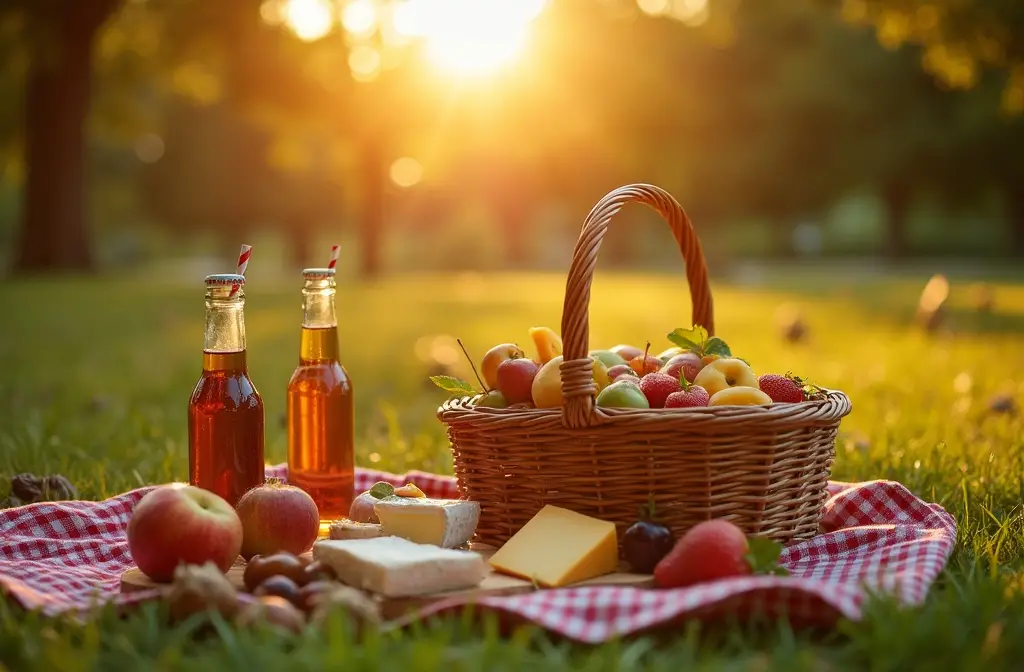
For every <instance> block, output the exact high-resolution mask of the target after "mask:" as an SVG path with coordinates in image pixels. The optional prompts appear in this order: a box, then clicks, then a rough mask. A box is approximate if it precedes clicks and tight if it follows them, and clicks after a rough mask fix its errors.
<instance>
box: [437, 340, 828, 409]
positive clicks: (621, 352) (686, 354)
mask: <svg viewBox="0 0 1024 672" xmlns="http://www.w3.org/2000/svg"><path fill="white" fill-rule="evenodd" d="M530 339H531V340H532V342H533V346H534V349H535V351H536V355H535V356H534V357H529V356H527V354H526V352H525V351H524V350H523V349H522V348H520V347H519V346H518V345H517V344H515V343H502V344H500V345H495V346H494V347H492V348H491V349H490V350H488V351H487V353H486V354H485V355H484V356H483V358H482V359H481V361H480V366H479V370H477V367H476V366H475V365H474V366H473V370H474V373H476V375H477V380H478V382H479V383H480V386H481V387H482V388H483V389H482V391H481V390H477V389H476V388H474V387H473V385H472V384H470V383H468V382H466V381H463V380H459V379H457V378H453V377H451V376H432V377H431V380H432V381H433V382H434V384H436V385H437V386H438V387H440V388H441V389H443V390H445V391H447V392H449V393H451V394H454V395H459V396H471V397H472V399H471V400H470V403H471V404H472V405H474V406H477V407H485V408H513V409H514V408H559V407H561V405H562V378H561V369H560V367H561V364H562V360H563V355H562V339H561V338H560V337H559V336H558V334H556V333H555V332H554V331H552V330H551V329H550V328H548V327H533V328H532V329H530ZM668 340H669V341H670V342H671V343H672V344H673V346H672V347H670V348H668V349H667V350H665V351H664V352H661V353H660V354H658V355H652V354H651V352H650V347H651V344H650V343H647V347H646V348H644V349H640V348H638V347H636V346H633V345H625V344H623V345H616V346H615V347H613V348H609V349H607V350H591V351H590V352H589V353H588V356H589V357H590V359H592V360H593V362H594V378H593V380H594V383H595V385H596V386H597V398H596V399H595V402H594V403H595V404H596V405H597V406H599V407H602V408H636V409H651V408H696V407H702V406H770V405H772V404H780V403H799V402H802V401H805V400H807V399H813V398H818V397H819V396H820V395H821V392H822V391H821V389H820V388H818V387H817V386H815V385H811V384H808V383H807V382H806V381H805V380H803V379H802V378H800V377H798V376H794V375H793V374H791V373H786V374H779V373H766V374H762V375H760V376H758V375H757V374H756V373H754V370H753V369H752V368H751V366H750V364H749V363H748V362H747V361H746V360H744V359H741V358H739V357H736V356H735V355H733V353H732V350H731V349H730V348H729V346H728V345H727V344H726V342H725V341H723V340H722V339H721V338H718V337H717V336H711V337H709V336H708V332H707V330H706V329H704V328H703V327H701V326H695V327H693V328H692V329H676V330H675V331H673V332H672V333H670V334H668ZM460 344H461V341H460ZM466 356H467V358H469V359H470V364H471V365H472V364H473V360H472V358H470V357H469V354H468V353H467V355H466Z"/></svg>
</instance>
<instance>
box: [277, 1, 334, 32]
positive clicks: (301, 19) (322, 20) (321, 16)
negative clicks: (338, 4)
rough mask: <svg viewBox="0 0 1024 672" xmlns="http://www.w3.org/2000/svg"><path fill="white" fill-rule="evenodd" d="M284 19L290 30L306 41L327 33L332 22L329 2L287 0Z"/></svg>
mask: <svg viewBox="0 0 1024 672" xmlns="http://www.w3.org/2000/svg"><path fill="white" fill-rule="evenodd" d="M284 20H285V22H286V23H287V24H288V26H289V27H290V28H291V29H292V32H294V33H295V35H296V36H297V37H298V38H299V39H300V40H304V41H306V42H313V41H316V40H319V39H320V38H321V37H324V36H325V35H327V33H329V32H331V25H332V24H333V23H334V17H333V14H332V12H331V4H330V3H329V2H327V0H288V4H287V5H286V6H285V8H284Z"/></svg>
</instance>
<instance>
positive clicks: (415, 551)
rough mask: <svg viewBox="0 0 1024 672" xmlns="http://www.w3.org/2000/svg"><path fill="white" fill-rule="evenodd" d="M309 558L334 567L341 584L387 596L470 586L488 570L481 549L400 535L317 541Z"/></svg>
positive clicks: (404, 595)
mask: <svg viewBox="0 0 1024 672" xmlns="http://www.w3.org/2000/svg"><path fill="white" fill-rule="evenodd" d="M313 559H314V560H319V561H320V562H322V563H324V564H325V565H327V566H329V567H330V568H331V569H333V570H334V573H335V574H337V575H338V579H339V580H341V581H342V582H343V583H347V584H348V585H350V586H352V587H354V588H360V589H362V590H368V591H370V592H372V593H377V594H379V595H384V596H386V597H410V596H413V595H427V594H430V593H439V592H443V591H446V590H459V589H463V588H472V587H474V586H476V585H478V584H479V583H480V582H481V581H483V579H484V575H485V574H486V573H487V565H486V563H485V562H484V559H483V558H482V557H481V556H480V554H479V553H474V552H473V551H456V550H452V549H448V548H438V547H437V546H430V545H427V544H417V543H415V542H412V541H409V540H408V539H402V538H401V537H377V538H375V539H344V540H337V541H336V540H324V541H318V542H316V543H315V544H313Z"/></svg>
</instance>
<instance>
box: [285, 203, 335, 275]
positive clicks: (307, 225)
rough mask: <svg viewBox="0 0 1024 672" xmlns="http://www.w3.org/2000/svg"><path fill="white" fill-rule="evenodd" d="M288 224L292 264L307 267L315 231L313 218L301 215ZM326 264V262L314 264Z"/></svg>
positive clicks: (296, 266) (297, 266)
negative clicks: (311, 240)
mask: <svg viewBox="0 0 1024 672" xmlns="http://www.w3.org/2000/svg"><path fill="white" fill-rule="evenodd" d="M288 224H289V226H286V229H287V232H288V242H289V252H290V257H291V264H292V266H293V267H295V268H305V267H306V265H307V264H308V263H309V260H310V253H311V252H312V246H311V245H310V238H311V237H312V233H313V225H312V219H311V218H310V217H307V216H299V217H296V218H295V219H293V220H292V221H290V222H289V223H288ZM314 265H315V266H325V265H326V264H314Z"/></svg>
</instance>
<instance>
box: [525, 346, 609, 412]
mask: <svg viewBox="0 0 1024 672" xmlns="http://www.w3.org/2000/svg"><path fill="white" fill-rule="evenodd" d="M590 359H591V360H592V361H593V362H594V382H595V383H596V384H597V391H598V392H600V391H601V390H603V389H604V388H606V387H608V382H609V380H608V367H607V366H605V365H604V362H602V361H601V360H599V359H597V358H596V357H591V358H590ZM561 365H562V355H556V356H554V357H552V358H551V359H549V360H548V361H547V363H545V364H544V366H542V367H540V371H538V372H537V376H536V377H535V378H534V379H533V388H532V389H531V395H532V396H533V405H534V406H536V407H537V408H558V407H559V406H561V405H562V371H561V369H560V368H559V367H560V366H561Z"/></svg>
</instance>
